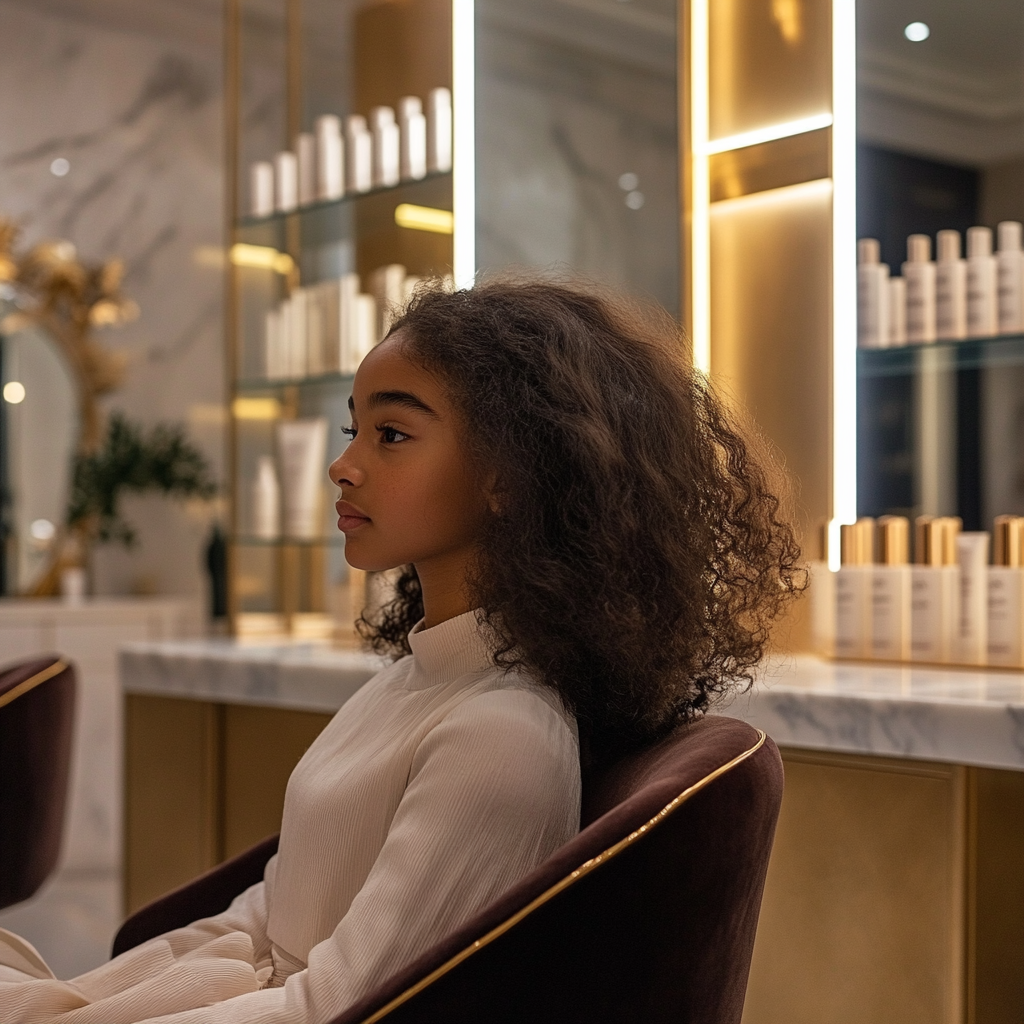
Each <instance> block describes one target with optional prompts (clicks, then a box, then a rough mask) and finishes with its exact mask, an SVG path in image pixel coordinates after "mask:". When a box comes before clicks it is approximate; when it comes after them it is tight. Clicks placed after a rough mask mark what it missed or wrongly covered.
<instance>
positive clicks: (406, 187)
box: [235, 171, 452, 228]
mask: <svg viewBox="0 0 1024 1024" xmlns="http://www.w3.org/2000/svg"><path fill="white" fill-rule="evenodd" d="M451 176H452V172H451V171H434V172H433V173H432V174H428V175H426V176H425V177H423V178H415V179H410V180H409V181H401V182H399V183H398V184H397V185H384V186H381V187H378V188H371V189H368V190H367V191H366V192H349V193H346V194H345V195H343V196H342V197H341V198H340V199H327V200H321V201H320V202H316V203H307V204H306V205H305V206H299V207H296V209H294V210H289V211H288V212H287V213H277V212H275V213H271V214H268V215H267V216H265V217H252V216H248V217H239V218H238V220H237V221H236V222H235V225H236V227H238V228H253V227H262V226H264V225H267V224H283V223H285V222H286V221H287V220H288V218H289V217H301V216H306V215H312V216H316V215H318V214H324V213H329V212H330V211H332V210H337V209H340V208H342V207H345V206H351V205H353V204H355V203H358V202H359V201H360V200H366V199H373V198H374V197H376V196H386V195H389V194H394V195H399V194H400V193H403V192H416V191H419V190H422V191H424V192H433V191H435V190H434V189H433V188H431V187H430V186H431V185H432V183H433V182H435V181H439V180H445V179H450V178H451Z"/></svg>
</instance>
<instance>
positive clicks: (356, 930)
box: [0, 281, 800, 1024]
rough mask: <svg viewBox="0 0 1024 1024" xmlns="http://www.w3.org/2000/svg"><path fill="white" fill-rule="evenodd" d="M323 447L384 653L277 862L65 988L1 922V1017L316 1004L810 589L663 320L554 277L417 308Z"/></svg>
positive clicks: (307, 788) (384, 969) (195, 1021)
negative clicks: (385, 599)
mask: <svg viewBox="0 0 1024 1024" xmlns="http://www.w3.org/2000/svg"><path fill="white" fill-rule="evenodd" d="M350 404H351V410H352V425H351V427H350V428H349V429H348V430H347V431H346V433H348V434H349V436H350V437H351V442H350V444H349V445H348V447H347V448H346V449H345V450H344V452H343V453H342V454H341V455H340V456H339V457H338V459H337V460H336V461H335V462H334V464H333V465H332V466H331V471H330V475H331V479H332V480H333V481H334V483H335V484H336V485H337V486H338V487H339V488H340V490H341V498H340V500H339V501H338V504H337V509H338V517H339V518H338V526H339V528H340V529H341V530H342V531H344V533H345V537H346V548H345V554H346V557H347V558H348V560H349V562H350V563H351V564H352V565H353V566H356V567H358V568H360V569H367V570H383V569H392V568H395V567H397V566H402V567H404V568H403V570H402V574H401V577H400V581H399V584H398V590H397V597H396V599H395V600H394V601H393V602H392V603H391V604H390V605H389V606H388V607H386V608H385V610H384V612H383V613H382V615H381V616H379V617H378V618H377V619H376V620H374V621H372V622H367V621H363V622H361V624H360V626H361V630H362V632H363V635H364V636H365V637H366V639H367V640H368V641H369V642H370V643H371V644H372V645H373V647H374V648H375V649H377V650H378V651H380V652H383V653H388V654H391V655H393V656H394V657H395V658H396V659H397V660H394V661H393V663H392V664H391V665H390V666H389V667H388V668H386V669H384V670H383V671H382V672H380V673H379V674H378V675H377V676H375V677H374V678H373V679H372V680H370V682H368V683H367V684H366V685H365V686H364V687H363V688H362V690H360V691H359V693H358V694H357V695H356V696H355V697H353V698H352V699H351V700H350V701H349V702H348V703H347V704H346V705H345V706H344V707H343V708H342V709H341V711H339V712H338V714H337V715H336V716H335V718H334V719H333V720H332V721H331V723H330V724H329V725H328V726H327V728H326V729H325V730H324V732H323V733H322V734H321V736H320V737H319V738H318V739H317V741H316V742H315V743H314V744H313V745H312V746H311V747H310V749H309V750H308V751H307V753H306V755H305V756H304V757H303V758H302V760H301V761H300V763H299V765H298V766H297V767H296V769H295V772H294V773H293V775H292V777H291V780H290V782H289V785H288V792H287V796H286V799H285V808H284V818H283V822H282V828H281V844H280V850H279V852H278V854H277V855H276V856H275V857H273V858H272V859H271V861H270V862H269V864H268V866H267V869H266V873H265V876H264V881H263V882H262V883H260V884H258V885H255V886H253V887H252V888H251V889H249V890H248V891H247V892H245V893H244V894H242V895H241V896H239V897H238V898H237V899H236V900H235V902H234V903H233V904H232V905H231V907H230V908H229V909H228V910H227V911H225V912H224V913H223V914H220V915H218V916H216V917H213V918H209V919H207V920H204V921H198V922H196V923H195V924H193V925H191V926H189V927H187V928H183V929H180V930H178V931H174V932H170V933H168V934H166V935H164V936H162V937H160V938H157V939H153V940H151V941H150V942H147V943H145V944H143V945H142V946H139V947H138V948H136V949H134V950H130V951H128V952H127V953H124V954H122V955H121V956H120V957H118V958H117V959H115V960H113V961H111V962H110V963H109V964H106V965H104V966H103V967H100V968H98V969H97V970H95V971H92V972H91V973H89V974H87V975H83V976H82V977H80V978H77V979H75V980H74V981H72V982H60V981H57V980H55V979H53V978H52V975H51V974H50V973H49V971H48V970H47V968H46V966H45V964H43V963H42V961H41V960H39V958H38V956H37V955H36V954H35V953H34V950H32V949H31V947H30V946H28V945H27V944H25V943H23V942H21V940H19V939H17V937H16V936H12V935H10V934H7V935H6V936H3V935H0V965H6V966H0V1008H2V1009H0V1018H2V1019H3V1020H4V1021H5V1022H8V1024H15V1022H17V1024H27V1022H36V1021H39V1022H42V1021H47V1022H50V1021H62V1022H66V1024H93V1022H96V1024H100V1022H102V1024H120V1022H136V1021H142V1020H150V1019H158V1020H160V1021H161V1022H164V1024H170V1022H174V1024H186V1022H188V1024H200V1022H203V1024H205V1022H209V1024H225V1022H236V1021H237V1022H242V1021H245V1022H252V1024H255V1022H266V1024H293V1022H294V1024H299V1022H303V1024H307V1022H308V1024H326V1022H328V1021H330V1020H331V1018H332V1017H334V1016H335V1015H337V1014H338V1013H340V1012H341V1011H342V1010H344V1009H345V1008H346V1007H348V1006H350V1005H352V1004H353V1003H354V1002H355V1001H356V1000H358V999H359V998H361V997H362V996H365V995H366V994H368V993H369V992H371V991H372V990H373V989H374V988H375V987H376V986H377V985H379V984H380V983H381V982H383V981H384V980H385V979H386V978H387V977H389V976H390V975H392V974H394V973H395V972H396V971H398V970H399V969H401V968H402V967H403V966H405V965H406V964H408V963H410V962H411V961H412V960H413V959H415V958H416V957H417V956H419V955H420V954H421V953H423V952H424V951H425V950H426V949H428V948H429V947H430V946H431V945H432V944H434V943H436V942H437V941H439V940H440V939H442V938H443V937H444V936H445V935H447V934H449V933H450V932H452V931H453V930H454V929H456V928H457V927H458V926H460V925H461V924H463V923H464V922H465V921H467V920H468V919H469V918H470V917H471V916H472V915H474V914H475V913H477V912H478V911H480V910H481V909H483V908H484V907H485V906H486V905H488V904H489V903H490V902H492V901H493V900H495V899H496V898H497V897H498V896H500V895H501V894H502V893H503V892H504V891H506V890H507V889H508V888H509V887H510V886H512V885H513V884H514V883H515V882H516V881H517V880H518V879H520V878H521V877H523V876H524V875H525V874H527V873H528V872H529V871H531V870H532V869H533V868H535V867H536V866H537V865H539V864H540V863H541V862H542V861H544V860H545V858H547V857H548V856H549V855H550V854H551V853H553V852H554V851H555V850H556V849H557V848H558V847H559V846H561V845H562V844H564V843H565V842H566V841H567V840H569V839H570V838H571V837H572V836H573V835H574V834H575V832H576V831H577V829H578V827H579V813H580V810H579V808H580V765H581V759H582V762H583V767H584V770H586V769H587V768H589V767H591V766H592V765H597V764H602V763H605V762H608V761H609V760H611V759H614V758H615V757H617V756H619V755H620V754H621V753H623V752H625V751H627V750H629V749H630V748H632V747H635V746H637V745H639V744H644V743H648V742H650V741H652V740H654V739H655V738H657V737H659V736H660V735H662V734H664V733H665V732H666V731H667V730H670V729H671V728H672V727H673V726H675V725H676V724H677V723H680V722H683V721H685V720H687V719H690V718H692V717H694V716H696V715H699V714H701V713H703V712H704V711H705V710H706V709H707V708H708V706H709V705H710V703H711V702H712V700H713V699H714V698H715V697H716V696H718V695H720V694H722V693H724V692H726V691H728V690H731V689H733V688H735V687H736V686H738V685H741V684H743V683H744V682H748V681H749V679H750V673H751V669H752V668H753V667H754V665H755V664H756V663H757V662H758V660H759V659H760V657H761V655H762V653H763V650H764V646H765V642H766V638H767V630H768V627H769V625H770V623H771V621H772V619H773V618H774V617H775V616H776V615H777V614H778V613H779V611H780V610H781V609H782V607H783V605H784V604H785V602H786V601H787V600H788V599H789V598H790V597H791V596H792V595H793V594H794V593H795V592H796V591H797V590H798V589H799V587H800V572H799V570H798V568H797V567H796V564H797V559H798V551H797V548H796V545H795V543H794V540H793V535H792V532H791V530H790V528H789V527H788V526H787V525H786V524H785V522H783V521H782V520H781V519H780V516H779V502H778V500H777V499H776V498H775V497H774V496H773V493H772V491H771V489H770V487H769V483H768V478H767V476H766V470H765V468H764V466H762V465H760V464H759V463H758V462H757V461H756V460H755V458H754V457H753V455H752V453H751V449H750V447H749V445H748V443H747V442H746V441H744V439H743V438H742V437H741V435H740V434H739V433H738V432H737V431H736V429H735V428H733V427H732V426H730V424H729V422H728V420H727V418H726V416H725V413H724V412H723V410H722V408H721V406H720V405H719V403H718V401H717V400H716V399H715V398H714V396H713V394H712V393H711V392H710V391H709V389H708V387H707V384H706V383H705V382H704V381H703V379H702V378H701V377H700V376H699V375H698V374H696V373H694V372H693V370H691V369H690V367H689V365H688V361H687V358H686V356H685V349H684V345H683V342H682V340H681V339H680V337H679V334H678V329H677V328H676V327H675V325H674V324H673V323H672V321H671V320H669V319H668V318H667V317H664V316H662V317H659V316H656V315H654V314H651V313H650V312H648V313H647V314H641V313H640V312H638V311H637V310H636V309H634V308H632V307H630V306H628V305H627V304H625V303H623V302H620V301H617V300H613V299H611V298H609V297H607V296H602V295H597V294H592V293H589V292H585V291H582V290H578V289H576V288H572V287H567V286H562V285H557V284H552V283H544V282H538V281H526V282H515V281H504V282H502V281H499V282H496V283H491V284H485V285H481V286H479V287H476V288H473V289H471V290H467V291H459V292H455V293H454V294H449V293H446V292H443V291H429V292H426V293H423V294H421V295H420V296H419V297H418V298H416V299H415V300H414V302H413V303H412V305H411V307H410V308H409V309H408V311H407V312H406V313H405V315H404V316H402V317H401V319H399V320H398V321H397V322H396V323H395V325H394V326H393V327H392V329H391V332H390V334H389V335H388V337H387V339H386V340H385V341H384V342H382V343H381V344H380V345H379V346H378V347H377V348H376V349H375V350H374V351H373V352H372V353H371V354H370V355H369V356H367V358H366V359H365V360H364V362H363V363H362V365H361V366H360V368H359V372H358V373H357V375H356V379H355V383H354V388H353V397H352V400H351V403H350Z"/></svg>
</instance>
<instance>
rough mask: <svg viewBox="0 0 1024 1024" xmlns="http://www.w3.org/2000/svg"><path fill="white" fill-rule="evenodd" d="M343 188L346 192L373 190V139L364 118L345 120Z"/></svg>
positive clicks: (354, 115)
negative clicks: (344, 175) (344, 177)
mask: <svg viewBox="0 0 1024 1024" xmlns="http://www.w3.org/2000/svg"><path fill="white" fill-rule="evenodd" d="M345 156H346V161H345V164H346V166H345V172H346V180H345V187H346V191H348V192H369V190H370V189H371V188H373V138H372V136H371V135H370V130H369V128H367V127H366V118H365V117H362V116H360V115H359V114H352V115H350V116H349V117H346V118H345Z"/></svg>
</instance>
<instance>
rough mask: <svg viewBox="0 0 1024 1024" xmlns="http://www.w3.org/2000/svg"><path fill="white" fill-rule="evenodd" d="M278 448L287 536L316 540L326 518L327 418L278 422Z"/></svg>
mask: <svg viewBox="0 0 1024 1024" xmlns="http://www.w3.org/2000/svg"><path fill="white" fill-rule="evenodd" d="M277 448H278V461H279V462H280V464H281V493H282V495H283V497H284V532H285V535H286V536H288V537H292V538H295V539H297V540H314V539H316V538H317V537H318V536H319V535H320V532H321V525H322V520H323V507H322V506H323V490H324V481H325V480H326V479H327V476H326V472H325V469H324V459H325V458H326V455H327V418H326V417H325V416H316V417H313V418H311V419H301V420H284V421H282V422H281V423H278V425H277Z"/></svg>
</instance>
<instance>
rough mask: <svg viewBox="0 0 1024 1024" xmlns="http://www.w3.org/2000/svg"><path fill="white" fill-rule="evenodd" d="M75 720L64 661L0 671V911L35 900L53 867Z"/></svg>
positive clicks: (72, 676) (68, 668)
mask: <svg viewBox="0 0 1024 1024" xmlns="http://www.w3.org/2000/svg"><path fill="white" fill-rule="evenodd" d="M74 717H75V670H74V669H73V668H72V667H71V665H69V664H67V662H65V661H62V660H61V659H60V658H58V657H56V656H50V657H45V658H36V659H34V660H32V661H26V662H23V663H22V664H20V665H13V666H11V667H10V668H7V669H4V670H3V671H0V909H3V908H4V907H9V906H11V905H12V904H14V903H20V902H21V901H22V900H27V899H28V898H29V897H30V896H32V895H34V894H35V893H36V891H37V890H38V889H39V887H40V886H41V885H42V884H43V882H45V881H46V879H47V878H48V877H49V876H50V874H51V872H52V871H53V869H54V868H55V867H56V866H57V858H58V857H59V856H60V844H61V838H62V835H63V831H64V807H65V804H66V803H67V792H68V776H69V774H70V770H71V734H72V728H73V726H74Z"/></svg>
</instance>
